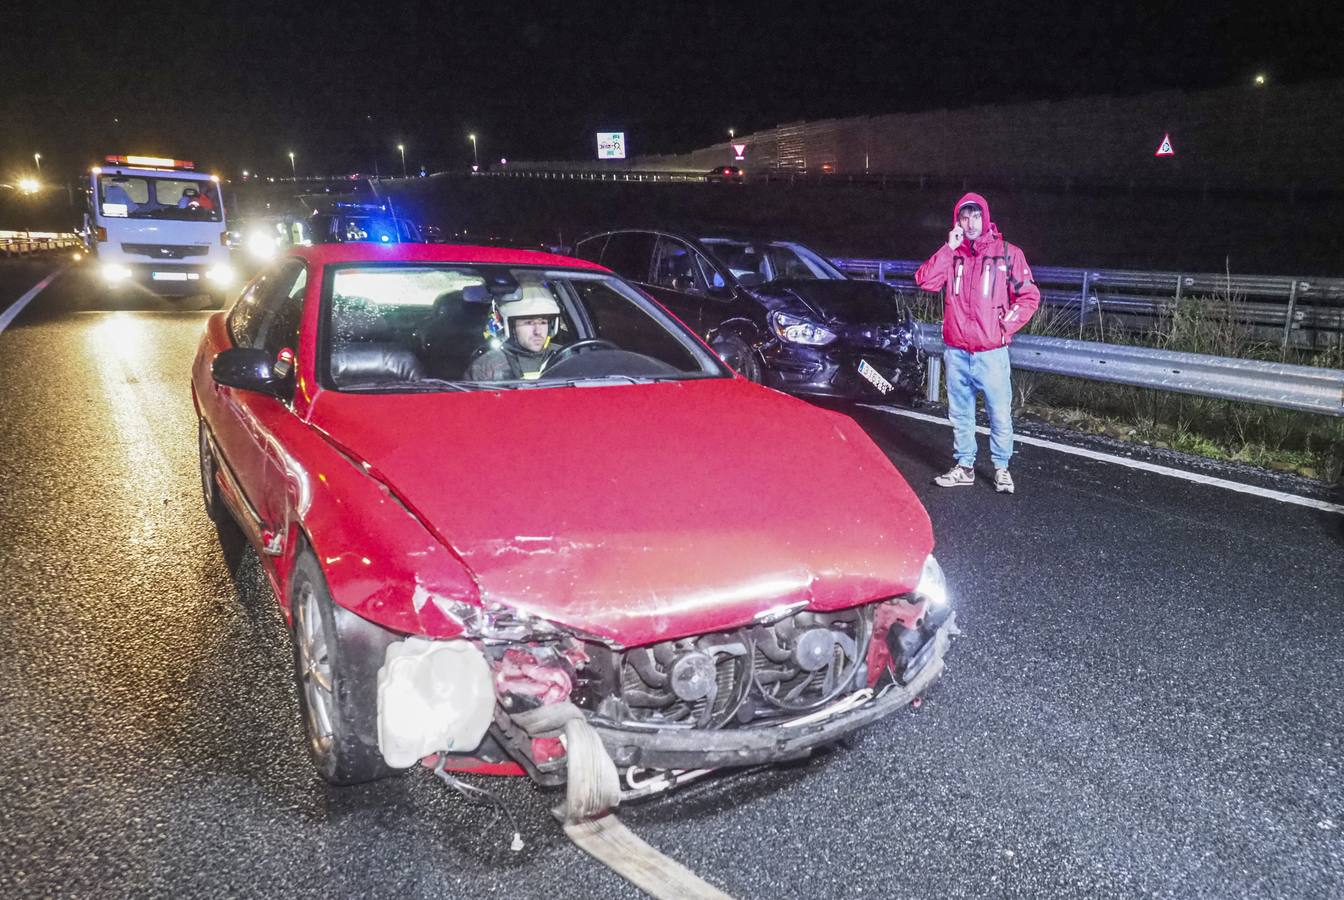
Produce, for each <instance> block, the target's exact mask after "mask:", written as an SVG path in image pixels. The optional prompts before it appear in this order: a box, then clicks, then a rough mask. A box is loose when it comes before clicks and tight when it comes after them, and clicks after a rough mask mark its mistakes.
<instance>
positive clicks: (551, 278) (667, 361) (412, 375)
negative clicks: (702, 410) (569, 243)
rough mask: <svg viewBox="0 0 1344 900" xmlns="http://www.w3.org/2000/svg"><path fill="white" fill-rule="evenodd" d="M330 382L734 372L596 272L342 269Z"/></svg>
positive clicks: (441, 385) (459, 383)
mask: <svg viewBox="0 0 1344 900" xmlns="http://www.w3.org/2000/svg"><path fill="white" fill-rule="evenodd" d="M328 285H329V287H328V289H327V290H328V293H327V296H326V299H325V301H324V305H325V309H326V312H325V315H326V317H327V327H326V329H325V331H324V333H325V335H326V336H327V346H326V348H325V350H326V352H325V358H326V359H327V361H328V364H327V381H328V383H329V384H331V385H332V386H333V387H335V388H337V389H339V390H454V389H456V390H473V389H495V388H522V387H544V386H555V385H557V384H572V383H575V382H581V381H616V382H630V381H638V382H643V381H657V380H677V379H686V378H707V377H727V376H728V375H729V371H728V370H727V369H726V368H725V367H724V366H723V365H722V363H721V362H720V361H719V360H718V359H717V358H716V357H715V356H714V354H713V353H712V352H710V351H708V350H707V349H706V348H705V347H704V346H703V345H702V344H701V343H700V342H699V341H698V340H697V339H696V338H695V337H694V336H693V335H691V334H690V333H689V332H688V331H687V330H686V329H685V328H684V327H682V326H681V325H680V324H679V323H677V322H676V320H674V319H673V318H672V317H671V316H669V315H668V314H667V313H666V312H665V311H664V310H662V308H661V307H659V306H658V305H657V304H656V303H654V302H653V301H652V300H650V299H649V298H648V297H646V296H645V295H643V294H641V293H640V292H639V291H637V290H636V289H635V288H633V287H631V286H629V285H627V284H625V283H624V282H622V281H620V280H619V279H617V278H614V277H612V276H610V275H605V274H602V273H597V272H583V271H575V270H545V269H532V268H507V267H502V266H463V265H425V264H420V263H417V264H405V265H387V264H368V265H347V266H339V267H334V269H333V271H332V274H331V277H330V279H329V280H328Z"/></svg>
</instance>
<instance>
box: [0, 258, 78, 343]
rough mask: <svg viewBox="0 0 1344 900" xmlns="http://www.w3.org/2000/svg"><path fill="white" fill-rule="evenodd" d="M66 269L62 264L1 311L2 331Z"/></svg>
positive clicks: (0, 327)
mask: <svg viewBox="0 0 1344 900" xmlns="http://www.w3.org/2000/svg"><path fill="white" fill-rule="evenodd" d="M64 271H65V266H61V267H60V268H59V269H57V270H56V271H55V272H52V273H51V274H50V275H48V276H47V277H46V278H43V279H42V280H41V281H39V282H38V283H37V284H35V285H33V287H32V289H31V290H29V291H28V293H26V294H24V295H23V296H22V297H20V298H19V299H17V300H15V301H14V303H13V305H11V306H10V307H9V309H7V310H5V311H4V313H0V331H4V330H5V329H6V328H8V327H9V323H10V322H13V321H14V320H15V319H17V318H18V317H19V313H21V312H23V308H24V307H25V306H27V305H28V304H29V303H31V302H32V301H33V298H34V297H36V296H37V295H38V294H40V293H42V292H43V291H44V290H46V287H47V285H49V284H51V283H52V282H53V281H55V280H56V276H57V275H60V274H61V273H62V272H64Z"/></svg>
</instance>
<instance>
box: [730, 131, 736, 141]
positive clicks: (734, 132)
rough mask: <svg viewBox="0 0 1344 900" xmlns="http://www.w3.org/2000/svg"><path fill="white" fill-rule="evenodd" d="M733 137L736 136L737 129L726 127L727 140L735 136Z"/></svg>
mask: <svg viewBox="0 0 1344 900" xmlns="http://www.w3.org/2000/svg"><path fill="white" fill-rule="evenodd" d="M735 137H737V130H736V129H734V128H729V129H728V140H730V141H731V140H732V139H733V138H735Z"/></svg>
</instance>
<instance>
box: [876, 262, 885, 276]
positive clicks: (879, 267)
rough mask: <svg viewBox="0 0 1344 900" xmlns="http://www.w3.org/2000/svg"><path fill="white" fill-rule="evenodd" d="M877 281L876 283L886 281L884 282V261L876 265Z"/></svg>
mask: <svg viewBox="0 0 1344 900" xmlns="http://www.w3.org/2000/svg"><path fill="white" fill-rule="evenodd" d="M877 280H878V281H886V280H887V261H886V260H878V263H877Z"/></svg>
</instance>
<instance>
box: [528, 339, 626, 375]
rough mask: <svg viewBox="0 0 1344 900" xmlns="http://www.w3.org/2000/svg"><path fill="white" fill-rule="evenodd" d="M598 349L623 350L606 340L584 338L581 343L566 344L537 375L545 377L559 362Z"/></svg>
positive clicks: (547, 361)
mask: <svg viewBox="0 0 1344 900" xmlns="http://www.w3.org/2000/svg"><path fill="white" fill-rule="evenodd" d="M596 347H602V348H604V349H607V350H619V349H621V348H620V347H618V346H616V345H615V344H613V343H612V342H611V341H609V340H607V339H606V338H584V339H583V340H581V341H575V342H574V343H572V344H566V345H565V346H563V347H561V348H560V349H559V350H558V351H556V354H555V356H552V357H551V358H550V359H548V360H546V365H545V366H543V367H542V369H541V371H540V372H538V373H537V374H538V376H541V375H545V374H546V370H547V369H550V368H552V367H554V366H555V365H556V364H557V363H559V362H563V361H564V360H566V359H569V358H570V357H571V356H573V355H574V354H576V353H578V352H579V351H580V350H590V349H594V348H596Z"/></svg>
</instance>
